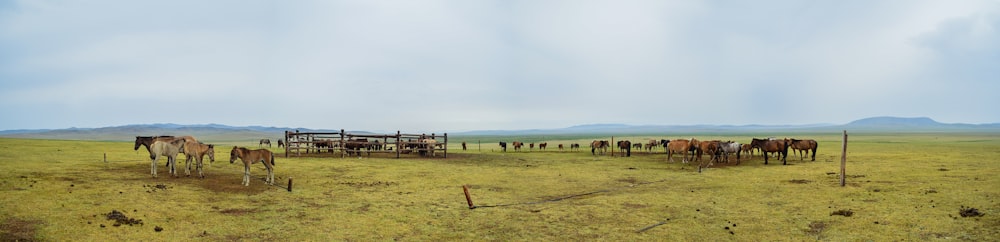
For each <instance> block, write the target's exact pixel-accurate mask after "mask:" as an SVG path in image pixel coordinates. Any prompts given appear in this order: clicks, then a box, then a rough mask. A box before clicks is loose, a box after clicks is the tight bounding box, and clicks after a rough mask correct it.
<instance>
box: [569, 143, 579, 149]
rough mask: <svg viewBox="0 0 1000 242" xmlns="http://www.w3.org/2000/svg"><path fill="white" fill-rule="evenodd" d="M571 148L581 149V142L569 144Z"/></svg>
mask: <svg viewBox="0 0 1000 242" xmlns="http://www.w3.org/2000/svg"><path fill="white" fill-rule="evenodd" d="M569 149H570V150H580V144H578V143H573V144H570V145H569Z"/></svg>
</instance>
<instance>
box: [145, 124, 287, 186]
mask: <svg viewBox="0 0 1000 242" xmlns="http://www.w3.org/2000/svg"><path fill="white" fill-rule="evenodd" d="M139 146H144V147H146V150H147V151H149V159H151V160H152V163H151V164H150V173H152V175H153V177H156V162H157V161H159V160H160V158H162V157H166V158H167V167H168V168H169V169H170V174H171V175H172V176H175V177H176V176H177V170H176V168H175V167H176V165H177V154H184V155H186V156H187V160H186V161H185V164H186V167H187V169H186V170H185V174H187V175H188V176H191V165H192V163H195V166H196V167H197V170H198V176H199V177H201V178H204V177H205V174H204V172H203V171H202V164H203V163H202V160H203V158H204V157H205V155H208V158H209V160H210V162H213V163H214V162H215V146H214V145H210V144H204V143H202V142H198V140H197V139H195V138H194V137H192V136H136V137H135V147H134V148H133V150H139ZM237 158H239V159H240V160H242V161H243V185H244V186H249V185H250V165H252V164H253V163H257V162H260V163H263V164H264V167H265V168H267V178H266V179H265V182H266V183H267V184H274V154H273V153H271V151H269V150H266V149H259V150H251V149H247V148H244V147H236V146H233V149H232V150H231V151H230V152H229V163H230V164H232V163H234V162H236V159H237ZM192 161H193V162H192Z"/></svg>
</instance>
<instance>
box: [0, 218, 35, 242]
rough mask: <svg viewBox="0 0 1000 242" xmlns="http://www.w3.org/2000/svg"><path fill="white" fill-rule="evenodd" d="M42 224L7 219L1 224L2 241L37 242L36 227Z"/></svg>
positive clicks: (0, 238)
mask: <svg viewBox="0 0 1000 242" xmlns="http://www.w3.org/2000/svg"><path fill="white" fill-rule="evenodd" d="M40 224H42V222H41V221H37V220H23V219H18V218H7V219H6V220H4V221H3V222H2V223H0V240H2V241H35V227H37V226H38V225H40Z"/></svg>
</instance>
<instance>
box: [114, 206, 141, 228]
mask: <svg viewBox="0 0 1000 242" xmlns="http://www.w3.org/2000/svg"><path fill="white" fill-rule="evenodd" d="M104 217H106V218H107V219H108V220H114V221H115V223H114V224H112V225H111V226H115V227H118V226H122V225H128V226H132V225H143V223H142V219H135V218H129V217H128V216H125V213H122V212H119V211H118V210H111V212H110V213H105V214H104Z"/></svg>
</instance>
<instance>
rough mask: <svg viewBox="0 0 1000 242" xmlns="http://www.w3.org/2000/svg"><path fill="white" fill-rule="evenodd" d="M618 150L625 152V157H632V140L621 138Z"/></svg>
mask: <svg viewBox="0 0 1000 242" xmlns="http://www.w3.org/2000/svg"><path fill="white" fill-rule="evenodd" d="M618 150H620V151H623V152H625V157H632V142H631V141H628V140H619V141H618Z"/></svg>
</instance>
